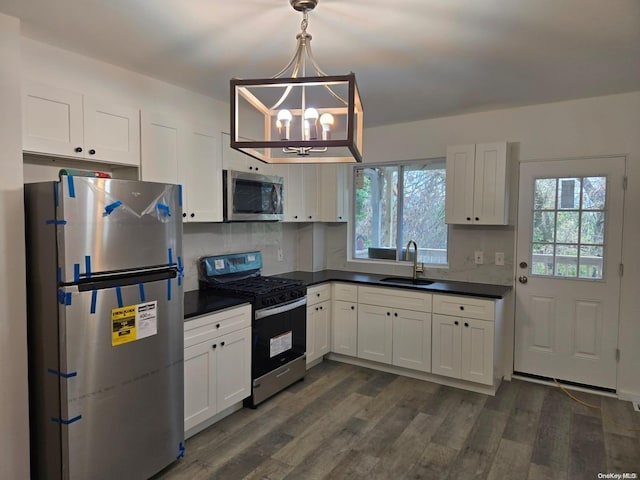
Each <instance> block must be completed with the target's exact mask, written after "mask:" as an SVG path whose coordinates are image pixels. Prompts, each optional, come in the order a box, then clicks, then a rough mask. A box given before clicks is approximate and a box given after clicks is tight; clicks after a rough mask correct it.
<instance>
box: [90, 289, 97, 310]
mask: <svg viewBox="0 0 640 480" xmlns="http://www.w3.org/2000/svg"><path fill="white" fill-rule="evenodd" d="M96 303H98V291H97V290H92V291H91V312H90V313H91V315H93V314H94V313H96Z"/></svg>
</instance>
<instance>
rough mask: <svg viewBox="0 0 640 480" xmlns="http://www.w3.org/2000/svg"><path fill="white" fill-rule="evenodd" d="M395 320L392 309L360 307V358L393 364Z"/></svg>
mask: <svg viewBox="0 0 640 480" xmlns="http://www.w3.org/2000/svg"><path fill="white" fill-rule="evenodd" d="M392 348H393V320H392V319H391V309H390V308H387V307H381V306H378V305H358V358H364V359H366V360H373V361H376V362H380V363H391V360H392V358H393V357H392V353H391V352H392Z"/></svg>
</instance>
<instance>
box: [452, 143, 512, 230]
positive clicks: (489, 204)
mask: <svg viewBox="0 0 640 480" xmlns="http://www.w3.org/2000/svg"><path fill="white" fill-rule="evenodd" d="M508 167H509V159H508V157H507V143H506V142H497V143H483V144H477V145H460V146H455V147H449V148H447V195H446V203H445V221H446V223H449V224H477V225H507V224H508V223H509V208H508V207H509V201H508V193H509V192H508V186H509V178H508V173H509V168H508Z"/></svg>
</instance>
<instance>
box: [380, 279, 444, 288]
mask: <svg viewBox="0 0 640 480" xmlns="http://www.w3.org/2000/svg"><path fill="white" fill-rule="evenodd" d="M380 281H381V282H384V283H397V284H400V285H417V286H426V285H431V284H432V283H433V280H427V279H424V278H417V279H415V280H414V279H413V278H411V277H386V278H383V279H381V280H380Z"/></svg>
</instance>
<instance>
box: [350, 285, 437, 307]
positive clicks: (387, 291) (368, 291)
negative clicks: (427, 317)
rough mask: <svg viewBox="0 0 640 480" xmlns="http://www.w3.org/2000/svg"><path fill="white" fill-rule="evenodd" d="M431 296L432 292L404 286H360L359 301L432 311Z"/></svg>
mask: <svg viewBox="0 0 640 480" xmlns="http://www.w3.org/2000/svg"><path fill="white" fill-rule="evenodd" d="M431 297H432V295H431V294H430V293H423V292H412V291H410V290H405V289H402V288H379V287H358V303H366V304H368V305H380V306H383V307H389V308H403V309H405V310H417V311H419V312H430V311H431Z"/></svg>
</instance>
